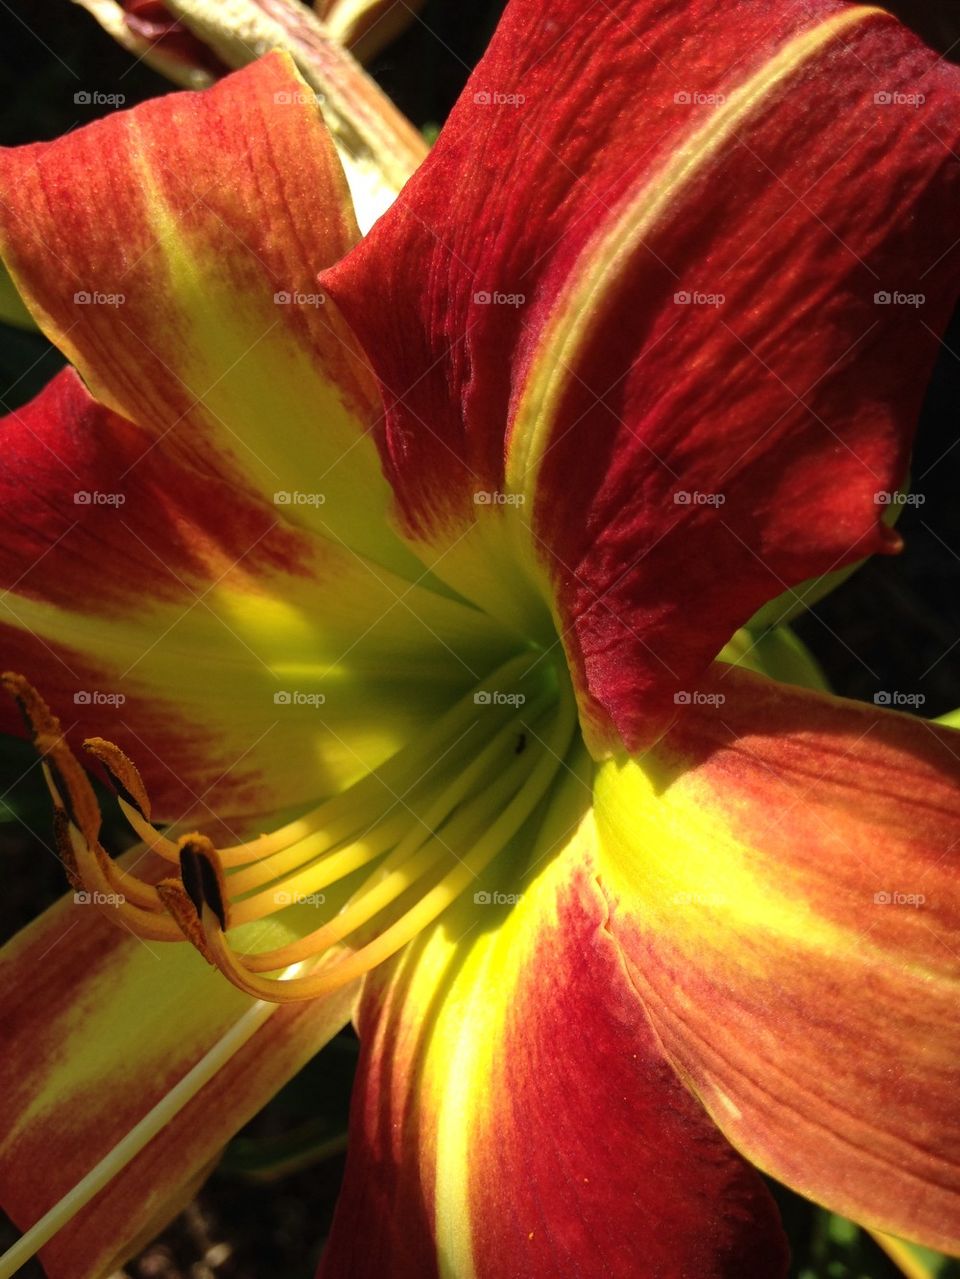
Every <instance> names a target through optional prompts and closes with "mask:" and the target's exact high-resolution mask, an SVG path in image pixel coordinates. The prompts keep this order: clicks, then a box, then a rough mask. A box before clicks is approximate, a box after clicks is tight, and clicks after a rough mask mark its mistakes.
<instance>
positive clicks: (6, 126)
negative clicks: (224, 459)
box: [0, 0, 960, 1279]
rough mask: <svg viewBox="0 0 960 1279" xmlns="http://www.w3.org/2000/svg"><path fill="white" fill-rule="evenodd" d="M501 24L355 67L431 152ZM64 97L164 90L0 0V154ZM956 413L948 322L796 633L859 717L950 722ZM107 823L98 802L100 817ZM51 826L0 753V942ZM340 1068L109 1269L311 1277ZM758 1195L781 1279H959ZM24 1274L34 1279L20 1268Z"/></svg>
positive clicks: (423, 32) (421, 30) (929, 14)
mask: <svg viewBox="0 0 960 1279" xmlns="http://www.w3.org/2000/svg"><path fill="white" fill-rule="evenodd" d="M398 2H399V0H398ZM887 7H889V8H891V9H893V10H894V11H895V12H897V14H898V15H899V16H900V17H901V19H902V20H904V21H906V22H908V23H909V24H910V25H912V26H914V27H915V28H916V29H917V30H918V31H919V32H920V33H921V34H922V35H923V36H924V38H925V39H927V40H928V41H929V42H930V43H931V44H933V45H934V46H935V47H937V48H938V49H940V50H941V51H942V52H943V53H944V55H945V56H948V57H951V58H953V59H954V60H960V59H958V58H957V56H956V55H957V51H958V50H960V44H956V45H955V43H954V42H956V41H958V39H960V6H958V5H957V4H956V3H955V0H892V2H891V3H890V4H889V5H888V6H887ZM502 8H503V3H502V0H429V3H427V4H426V5H425V7H424V8H423V10H422V11H421V13H420V15H419V17H418V18H416V19H414V20H413V21H412V22H411V24H410V26H409V27H408V29H407V30H406V31H405V32H404V33H403V34H402V35H401V36H400V37H399V38H398V39H397V40H395V41H394V43H393V44H391V45H390V46H389V47H388V48H386V49H384V50H383V51H382V52H381V53H380V54H379V55H378V56H377V57H376V59H375V60H374V62H373V63H372V66H371V68H370V69H371V70H372V72H373V74H374V75H375V76H376V78H377V79H378V80H379V81H380V83H381V85H382V86H383V87H384V88H385V89H386V91H387V92H388V93H389V94H390V95H391V97H393V98H394V100H395V101H396V102H397V103H398V105H399V106H400V107H401V108H402V109H403V110H404V111H405V112H406V113H407V114H408V115H409V116H410V118H411V119H412V120H413V121H414V123H415V124H417V125H418V126H419V127H420V128H421V129H422V130H423V131H424V133H425V135H426V136H427V137H428V138H431V139H432V137H434V136H435V134H436V131H437V129H438V128H439V127H440V126H441V125H442V122H443V120H444V118H445V116H446V114H447V113H448V111H449V110H450V107H451V106H452V104H453V102H454V101H455V99H456V97H457V94H458V93H459V91H460V89H461V87H462V85H463V83H464V81H465V79H466V77H467V75H468V73H469V71H470V69H471V67H472V66H473V65H474V63H475V62H476V60H477V59H478V58H479V56H480V54H481V53H482V51H483V48H484V46H485V44H486V42H487V40H488V39H489V36H490V34H491V32H492V31H493V29H494V26H495V25H496V22H497V18H498V16H499V14H500V12H501V10H502ZM80 88H85V89H96V90H98V91H99V92H101V93H103V94H123V95H124V105H126V106H131V105H133V104H135V103H136V102H139V101H142V100H143V99H145V98H148V97H153V96H156V95H157V94H162V93H168V92H171V86H170V84H169V83H168V82H167V81H166V80H164V79H162V78H161V77H160V76H159V75H157V74H155V73H154V72H152V71H151V70H150V69H149V68H148V67H146V66H145V65H144V64H143V63H137V62H134V60H133V58H132V57H131V56H130V55H129V54H127V53H125V52H124V51H123V50H122V49H120V48H119V47H117V46H116V45H114V44H113V42H112V41H111V40H110V39H109V38H108V37H107V36H106V35H105V34H104V33H103V32H102V31H101V30H100V28H99V27H98V26H97V25H96V23H95V22H94V21H93V20H92V18H90V17H89V16H88V15H87V14H86V13H84V12H83V11H82V10H80V9H79V8H77V7H75V6H74V5H73V4H71V3H69V0H44V3H43V4H42V5H37V4H36V2H35V0H9V2H8V0H0V145H16V144H19V143H23V142H31V141H37V140H40V139H47V138H52V137H56V136H58V135H60V134H62V133H65V132H67V131H68V130H71V129H75V128H77V127H79V126H81V125H83V124H85V123H87V122H89V120H91V119H93V118H94V117H95V116H96V115H97V114H100V113H101V112H102V111H104V110H108V109H109V108H102V107H101V108H97V107H91V106H84V105H77V104H76V103H75V102H74V95H75V93H76V92H77V91H78V89H80ZM904 360H905V361H907V360H909V352H904ZM61 363H62V361H61V358H60V356H59V355H58V354H57V353H56V352H55V351H54V350H53V349H52V348H51V347H50V346H49V344H48V343H47V342H46V341H45V339H44V338H42V337H41V336H40V335H39V334H38V333H36V332H31V331H25V330H21V329H18V328H15V327H11V326H8V325H0V404H2V405H3V407H4V409H12V408H16V407H17V406H18V405H20V404H22V403H24V402H25V401H26V400H28V399H29V398H30V397H31V396H32V395H34V394H35V393H36V392H37V391H38V390H39V389H40V387H41V386H43V384H44V383H45V382H46V381H47V380H48V379H49V378H50V376H51V375H52V374H53V373H54V372H55V370H56V369H57V368H58V367H59V366H60V364H61ZM958 406H960V314H958V315H957V316H955V317H954V322H953V324H952V325H951V328H950V331H949V332H948V333H947V335H946V338H945V342H944V347H943V352H942V357H941V359H940V362H939V364H938V366H937V369H936V372H935V374H934V377H933V380H932V383H931V386H930V390H929V394H928V396H927V402H926V406H925V409H924V414H923V419H922V421H921V424H920V431H919V435H918V441H917V447H916V450H915V454H914V462H913V489H914V491H915V492H917V493H920V494H923V496H924V498H925V501H924V503H923V505H920V506H911V507H908V508H907V509H906V510H905V512H904V515H903V517H902V519H901V521H900V524H899V527H900V530H901V532H902V533H903V534H904V537H905V540H906V549H905V551H904V553H903V555H901V556H900V557H898V558H896V559H885V560H882V561H881V560H875V561H871V562H870V563H868V564H866V565H865V566H864V567H863V568H862V569H860V570H859V571H858V572H857V573H856V574H855V575H854V576H853V577H852V578H851V579H850V580H849V581H848V582H847V583H846V584H845V585H844V586H843V587H842V588H841V589H840V590H839V591H837V592H835V593H834V594H833V595H831V596H828V597H827V598H826V599H825V600H823V601H822V602H820V603H819V604H818V605H817V606H816V607H815V608H814V609H813V610H811V612H810V613H809V614H808V615H806V616H805V617H804V618H802V619H801V620H800V622H799V623H798V624H797V627H796V629H797V630H798V632H799V633H800V635H801V636H802V638H803V639H804V640H805V642H806V643H807V644H808V645H809V646H810V647H811V649H812V650H813V651H814V652H815V654H816V655H817V657H818V658H819V660H820V662H821V664H822V665H823V667H824V669H825V670H826V672H827V674H828V676H829V679H830V681H831V684H832V686H833V688H834V689H835V690H836V691H837V692H841V693H843V694H845V695H847V696H850V697H857V698H862V699H865V700H868V701H869V700H872V698H873V694H874V693H875V692H877V691H878V690H879V689H890V688H895V689H899V690H901V691H910V692H918V693H922V694H923V695H924V696H925V698H926V702H925V704H924V707H923V710H924V713H925V714H926V715H929V716H934V715H939V714H942V713H944V712H946V711H949V710H952V709H954V708H955V707H958V706H960V590H958V585H960V502H958V494H960V447H957V445H958V436H957V416H958V414H957V408H958ZM0 465H2V463H0ZM113 811H114V808H113V806H112V805H111V804H109V803H108V804H107V805H106V806H105V813H106V814H108V815H109V814H110V813H111V812H113ZM49 826H50V814H49V804H48V800H47V796H46V792H45V789H44V787H43V784H42V781H41V778H40V776H39V771H38V769H37V768H36V767H35V761H34V757H33V752H32V749H31V748H30V747H29V746H27V745H26V744H25V743H23V742H18V741H13V740H10V739H2V738H0V872H2V875H3V883H4V887H5V891H4V893H3V894H2V895H0V939H3V938H6V937H9V936H10V935H12V933H13V932H15V931H16V930H17V929H18V928H20V927H22V926H23V925H24V924H25V923H27V922H28V921H29V920H30V919H31V918H33V916H34V915H36V914H37V913H38V912H39V911H40V910H42V909H43V908H44V907H45V906H47V905H48V904H49V903H50V902H52V901H53V900H54V899H55V898H56V897H58V896H59V895H60V894H61V893H62V892H63V890H64V887H65V885H64V881H63V876H62V871H61V868H60V866H59V863H58V861H57V859H56V856H55V855H54V853H53V850H52V846H51V840H50V835H49ZM113 834H114V843H115V844H116V845H119V844H120V843H121V842H122V841H123V839H124V838H125V836H124V835H123V834H122V832H121V826H120V824H119V823H118V824H117V827H116V829H115V831H114V832H113ZM108 837H109V833H108ZM356 1053H357V1044H356V1040H355V1038H354V1037H353V1036H352V1034H351V1033H345V1034H343V1035H341V1036H339V1037H338V1038H337V1039H336V1040H334V1042H333V1043H332V1044H331V1045H330V1046H329V1047H328V1048H327V1049H326V1050H324V1052H323V1053H322V1054H320V1056H319V1057H318V1058H316V1059H315V1060H314V1061H313V1062H312V1063H311V1064H310V1065H309V1066H308V1067H307V1068H306V1069H305V1070H304V1071H303V1072H302V1073H301V1075H299V1076H298V1077H297V1078H296V1079H295V1080H293V1081H292V1082H291V1083H290V1084H289V1085H288V1087H287V1088H285V1089H284V1090H283V1092H281V1093H280V1095H279V1096H278V1097H277V1098H276V1099H275V1100H274V1102H273V1103H271V1105H270V1106H269V1107H267V1109H266V1110H265V1111H264V1112H263V1113H262V1114H261V1115H260V1116H258V1117H257V1118H256V1119H255V1120H254V1121H253V1122H252V1123H251V1124H250V1125H249V1126H248V1128H247V1129H245V1130H244V1132H243V1133H241V1134H240V1135H239V1136H238V1137H237V1138H236V1140H235V1141H234V1142H233V1143H232V1144H231V1146H230V1147H229V1148H228V1150H227V1151H226V1152H225V1155H224V1158H223V1161H222V1163H221V1166H220V1168H219V1169H218V1171H217V1172H216V1173H215V1174H214V1175H213V1177H212V1179H211V1180H210V1182H209V1183H208V1184H207V1186H206V1187H205V1188H204V1190H203V1191H202V1192H201V1194H200V1195H199V1197H198V1199H197V1200H196V1201H195V1202H194V1203H193V1204H192V1205H191V1206H190V1208H189V1209H188V1210H187V1212H185V1213H184V1214H182V1215H181V1217H180V1218H178V1220H177V1221H176V1222H175V1223H174V1224H173V1226H172V1227H171V1228H170V1229H169V1230H167V1231H166V1232H165V1233H164V1235H163V1236H162V1238H161V1239H160V1240H158V1241H157V1242H156V1243H154V1244H152V1245H151V1246H150V1247H148V1248H147V1249H146V1250H145V1251H144V1252H143V1253H142V1254H141V1255H140V1256H139V1257H138V1258H137V1259H135V1260H134V1261H132V1262H131V1263H129V1265H128V1267H127V1269H126V1271H125V1272H124V1273H125V1274H126V1275H128V1276H130V1277H131V1279H148V1277H151V1279H187V1277H188V1276H189V1279H213V1276H216V1277H217V1279H266V1277H267V1276H269V1277H270V1279H312V1276H313V1273H314V1269H315V1266H316V1261H317V1257H318V1256H319V1252H320V1249H321V1247H322V1244H323V1239H324V1236H325V1233H326V1231H327V1229H328V1228H329V1223H330V1219H331V1215H332V1211H333V1205H334V1203H335V1199H336V1194H337V1189H338V1186H339V1181H340V1176H341V1173H342V1168H343V1150H344V1146H345V1133H346V1122H347V1110H348V1099H349V1091H350V1081H351V1078H352V1074H353V1069H354V1066H355V1062H356ZM772 1188H773V1190H774V1193H775V1194H776V1196H777V1199H778V1201H779V1203H780V1206H781V1210H782V1212H783V1216H784V1221H785V1223H786V1227H787V1230H788V1233H789V1235H790V1240H791V1245H792V1248H793V1253H794V1264H793V1269H792V1272H791V1273H792V1276H793V1279H893V1277H894V1276H896V1275H899V1274H901V1273H906V1274H908V1275H909V1276H910V1279H921V1277H923V1276H928V1277H929V1279H960V1264H958V1263H956V1262H947V1261H944V1260H943V1259H941V1258H937V1257H934V1256H933V1255H932V1254H928V1253H923V1252H921V1251H919V1250H915V1251H913V1252H912V1253H911V1257H912V1258H913V1260H912V1261H910V1260H909V1259H907V1260H903V1261H902V1265H903V1266H904V1269H903V1270H901V1268H899V1267H898V1266H896V1265H894V1264H893V1262H892V1261H891V1260H890V1259H889V1257H888V1256H887V1255H886V1254H885V1253H884V1252H883V1251H882V1250H881V1249H880V1247H879V1246H878V1245H877V1244H876V1243H875V1242H874V1241H873V1240H872V1239H871V1238H870V1236H869V1235H868V1234H867V1233H866V1232H864V1231H861V1230H860V1229H859V1228H857V1227H856V1226H854V1225H853V1224H852V1223H850V1222H847V1221H844V1220H843V1219H842V1218H839V1217H835V1216H833V1215H832V1214H830V1213H828V1212H826V1211H824V1210H822V1209H820V1208H817V1207H816V1206H815V1205H813V1204H810V1203H808V1202H807V1201H805V1200H803V1199H801V1198H799V1197H798V1196H796V1195H793V1194H791V1193H790V1192H789V1191H787V1190H785V1189H784V1188H783V1187H780V1186H776V1185H774V1186H773V1187H772ZM6 1229H7V1233H8V1234H9V1233H10V1228H9V1227H7V1228H6ZM4 1244H5V1241H4V1239H3V1227H2V1226H0V1245H4ZM23 1274H24V1276H26V1277H27V1279H29V1276H30V1275H31V1274H32V1275H37V1276H39V1275H41V1274H42V1272H41V1270H40V1269H39V1267H30V1268H28V1269H25V1270H24V1272H23ZM638 1279H639V1277H638Z"/></svg>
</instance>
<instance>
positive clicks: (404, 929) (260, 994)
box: [200, 697, 576, 1003]
mask: <svg viewBox="0 0 960 1279" xmlns="http://www.w3.org/2000/svg"><path fill="white" fill-rule="evenodd" d="M575 725H576V711H575V708H574V705H573V703H572V699H570V698H568V697H564V698H562V700H561V704H560V706H559V708H558V711H557V714H556V716H555V718H554V722H553V725H552V731H551V733H550V735H549V737H548V738H547V740H546V742H545V743H544V744H543V750H542V752H541V754H540V758H539V759H538V760H537V761H536V763H535V765H534V767H533V768H532V770H531V772H530V775H529V777H528V779H527V781H526V784H525V785H523V786H522V787H521V788H520V790H519V791H517V793H516V794H515V795H514V797H513V799H512V800H511V801H510V802H509V803H508V804H507V806H506V807H505V808H504V809H503V810H502V811H501V812H500V813H499V815H498V816H497V818H496V819H495V820H494V821H493V822H492V824H491V825H490V826H489V828H488V829H487V830H486V832H485V833H484V834H483V835H482V836H481V837H480V838H479V839H478V840H477V841H476V842H475V843H474V844H473V846H472V848H471V849H470V851H469V852H468V853H467V855H466V856H465V857H464V858H463V859H462V860H461V861H460V863H459V864H458V865H457V866H456V867H454V868H453V869H452V870H451V871H449V872H448V873H447V874H446V875H445V876H444V877H443V878H442V879H441V880H440V881H439V882H438V883H437V884H435V885H434V886H433V887H432V888H430V889H429V890H428V891H427V892H426V893H425V894H424V895H423V896H422V897H421V898H420V899H419V901H417V903H416V904H415V905H414V906H413V907H412V908H411V909H410V910H408V911H407V912H406V913H405V914H403V915H401V916H400V918H399V919H397V920H396V921H395V922H394V923H392V924H391V925H390V926H389V927H388V928H386V929H385V930H384V931H383V932H382V933H380V934H379V935H378V936H377V937H376V938H375V939H374V940H373V941H371V942H369V943H368V944H367V945H365V946H362V947H361V948H360V949H358V950H356V951H354V952H353V953H352V954H349V955H347V956H344V957H337V958H336V959H335V961H334V962H332V963H328V964H323V959H324V956H328V957H329V956H331V952H330V951H329V950H327V951H325V952H324V954H323V955H321V956H319V957H318V962H319V963H320V964H322V965H323V971H320V972H314V973H310V974H309V975H305V976H302V977H295V978H292V979H290V980H282V979H280V980H278V979H274V978H265V977H261V976H259V975H257V974H255V973H253V972H251V971H250V969H249V968H248V967H247V966H246V964H245V963H244V961H243V960H241V959H240V958H239V957H238V956H237V955H236V954H235V953H234V952H233V951H232V949H231V948H230V945H229V943H228V942H227V939H226V936H225V935H224V932H223V930H222V929H221V928H220V926H219V920H218V919H217V915H216V912H215V910H214V908H213V903H211V902H210V901H208V900H206V899H205V900H204V905H203V909H202V911H201V919H200V922H201V925H202V927H203V931H204V935H205V937H206V941H207V947H208V949H209V953H210V955H212V956H213V959H214V961H215V962H216V964H217V966H218V967H219V968H220V969H221V970H222V971H223V972H224V974H225V975H226V976H227V977H229V979H230V980H231V981H232V982H233V983H234V984H235V985H236V986H239V988H240V989H241V990H244V991H246V992H247V993H248V994H251V995H253V996H255V997H257V998H260V999H272V1000H277V1001H279V1002H284V1003H285V1002H288V1001H293V1000H298V999H316V998H321V997H322V996H325V995H329V994H331V993H332V992H333V991H335V990H339V989H340V988H342V987H343V986H344V985H347V984H349V983H350V982H352V981H354V980H355V979H356V978H358V977H361V976H363V975H364V974H365V973H367V972H369V971H370V969H371V968H374V967H376V966H377V965H378V964H380V963H382V962H383V961H384V960H386V959H388V958H389V957H390V956H391V955H394V954H395V953H396V952H397V951H398V950H400V949H401V948H402V947H403V946H405V945H406V943H407V942H408V941H410V940H412V939H413V938H414V937H415V936H416V935H417V934H418V933H419V932H420V931H421V930H422V929H423V928H425V927H426V926H427V925H428V924H430V923H432V922H433V921H434V920H435V919H436V918H437V917H438V916H439V915H441V914H442V913H443V912H444V911H445V910H446V909H447V907H448V906H449V905H450V904H451V903H452V902H453V901H455V900H456V898H457V897H459V896H460V894H461V893H462V892H463V891H464V889H465V888H467V887H468V886H469V884H470V883H471V882H472V881H474V880H475V879H476V878H477V877H478V876H479V875H481V874H482V873H483V871H484V870H485V869H486V868H487V867H488V866H489V865H490V863H491V862H492V861H493V860H494V859H495V858H496V857H497V856H498V855H499V854H500V853H501V852H502V851H503V849H504V847H505V846H506V845H507V844H508V843H509V841H510V840H511V839H512V838H513V836H514V835H515V834H516V833H517V831H518V830H519V829H520V827H521V826H522V825H523V823H524V822H525V821H526V820H527V818H528V817H529V816H530V815H531V813H532V812H533V810H534V809H535V808H536V806H537V805H538V804H539V803H540V801H541V799H543V797H544V795H545V794H546V792H547V790H548V789H549V787H550V785H551V784H552V782H553V780H554V777H555V776H556V773H557V770H558V768H559V767H561V766H562V764H563V757H564V756H565V755H566V753H567V750H568V748H569V745H570V741H571V739H572V737H573V732H574V728H575ZM518 762H519V761H518ZM334 954H335V952H334Z"/></svg>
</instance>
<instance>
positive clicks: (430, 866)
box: [241, 761, 533, 973]
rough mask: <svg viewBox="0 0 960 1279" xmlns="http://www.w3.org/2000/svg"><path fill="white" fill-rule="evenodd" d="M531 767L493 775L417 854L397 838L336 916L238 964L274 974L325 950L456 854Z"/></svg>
mask: <svg viewBox="0 0 960 1279" xmlns="http://www.w3.org/2000/svg"><path fill="white" fill-rule="evenodd" d="M532 771H533V765H532V764H531V763H530V762H529V761H525V762H524V763H523V764H522V765H519V764H518V765H516V766H515V767H514V768H512V769H510V770H508V771H507V772H506V773H503V774H502V775H500V776H499V777H497V778H496V779H495V781H494V782H493V783H492V784H491V785H490V786H489V787H488V788H487V789H485V790H484V792H483V793H482V794H479V795H476V796H474V798H473V799H472V800H471V801H470V803H468V804H465V805H464V806H463V808H462V809H461V810H460V811H459V812H458V813H456V814H455V815H454V816H453V817H452V818H451V820H450V821H449V822H448V823H447V824H446V825H445V826H444V827H443V828H442V832H437V833H435V834H434V833H430V832H428V835H429V838H427V840H426V842H425V843H424V844H423V847H422V848H420V851H419V852H417V851H415V842H414V841H412V840H405V841H402V842H401V843H400V844H398V845H397V847H396V848H395V849H394V850H393V852H392V853H391V854H390V856H389V857H387V858H385V859H384V860H383V862H381V864H380V865H379V866H378V867H377V869H376V871H375V872H374V874H373V875H370V876H368V878H367V879H366V880H364V882H363V883H362V884H361V885H360V887H359V888H358V889H357V890H356V891H355V892H354V894H353V895H352V897H351V898H350V900H349V902H347V904H346V906H345V907H344V908H343V910H342V911H341V912H340V914H339V915H337V916H336V917H335V918H334V919H332V920H330V921H329V923H327V924H324V925H323V926H322V927H321V928H317V929H315V930H314V931H313V932H312V933H308V934H307V935H306V936H305V937H301V938H299V939H298V940H297V941H295V942H290V943H289V944H287V945H286V946H280V947H278V948H277V949H275V950H270V951H258V952H257V953H256V954H248V955H243V956H241V961H242V963H243V965H244V967H245V968H247V969H249V971H250V972H257V973H270V972H276V971H277V970H278V969H280V968H285V967H287V966H288V965H289V964H292V963H299V962H300V961H301V960H305V959H308V958H309V957H310V956H311V955H316V954H318V953H320V952H321V951H324V950H327V949H329V948H330V947H332V946H334V945H335V944H336V943H337V942H339V941H342V940H343V939H344V938H345V937H348V936H349V935H350V934H351V933H354V932H356V931H357V929H358V928H361V927H362V926H363V925H364V924H365V923H367V922H368V921H369V920H370V919H372V918H373V917H374V916H375V915H377V914H379V913H380V912H381V911H382V910H385V909H386V908H387V907H388V906H389V905H390V904H391V903H392V902H394V901H396V900H398V899H399V898H401V897H402V896H403V895H404V893H406V892H407V891H409V890H410V889H412V888H414V887H415V886H416V885H417V884H418V883H419V882H421V881H422V880H424V879H426V878H427V877H428V876H429V874H430V872H431V871H432V870H435V869H436V868H437V867H438V866H440V865H441V863H443V862H445V861H448V860H449V859H450V857H456V856H457V853H456V849H457V847H458V846H459V847H462V845H463V843H464V842H466V841H469V840H475V839H476V838H477V837H478V835H479V833H480V832H481V831H482V830H483V829H484V827H486V826H487V825H488V823H489V818H490V812H491V809H494V810H495V809H497V808H499V807H500V805H501V804H503V803H505V802H506V801H507V800H508V799H509V798H510V797H511V795H513V794H515V793H516V792H517V791H518V790H519V789H520V788H521V787H522V786H523V784H524V781H525V780H526V778H527V777H528V776H529V774H530V773H531V772H532ZM418 830H419V828H418ZM412 850H413V851H412ZM411 851H412V855H411Z"/></svg>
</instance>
